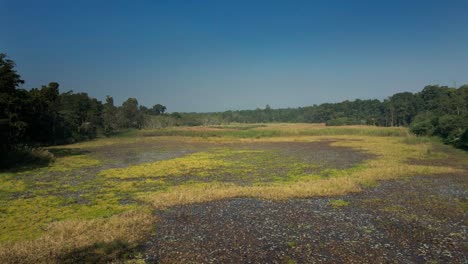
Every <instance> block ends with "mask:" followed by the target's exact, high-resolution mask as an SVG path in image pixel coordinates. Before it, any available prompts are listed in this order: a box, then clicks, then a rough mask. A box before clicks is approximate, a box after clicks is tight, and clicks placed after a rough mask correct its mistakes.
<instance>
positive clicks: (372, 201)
mask: <svg viewBox="0 0 468 264" xmlns="http://www.w3.org/2000/svg"><path fill="white" fill-rule="evenodd" d="M467 186H468V179H467V175H465V174H451V175H433V176H422V177H413V178H407V179H403V180H398V181H386V182H381V183H380V184H379V186H377V187H374V188H369V189H367V190H365V191H363V192H360V193H356V194H351V195H347V196H342V197H332V198H311V199H291V200H287V201H267V200H258V199H246V198H242V199H229V200H221V201H215V202H209V203H202V204H195V205H186V206H178V207H173V208H171V209H169V210H166V211H161V212H158V213H157V218H158V219H159V221H158V222H157V224H156V232H155V234H154V236H153V238H152V239H151V240H150V241H148V242H147V243H146V245H145V256H146V261H147V262H149V263H318V262H320V263H468V253H467V252H468V243H467V240H466V231H467V223H468V221H467V217H466V216H467V215H466V213H465V212H466V204H467V199H468V195H467V191H466V190H467ZM333 200H343V201H346V202H349V204H348V205H346V203H337V204H338V205H339V204H344V205H343V206H333V205H332V204H333V202H332V201H333Z"/></svg>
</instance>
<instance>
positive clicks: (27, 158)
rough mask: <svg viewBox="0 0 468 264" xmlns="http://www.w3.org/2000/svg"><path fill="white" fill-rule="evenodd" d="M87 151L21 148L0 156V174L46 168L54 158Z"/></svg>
mask: <svg viewBox="0 0 468 264" xmlns="http://www.w3.org/2000/svg"><path fill="white" fill-rule="evenodd" d="M86 153H89V151H86V150H81V149H71V148H53V149H42V148H28V147H21V148H17V149H14V150H11V151H9V152H7V153H1V154H0V172H22V171H28V170H33V169H38V168H43V167H47V166H48V165H49V164H51V163H53V162H54V160H55V158H58V157H66V156H73V155H82V154H86Z"/></svg>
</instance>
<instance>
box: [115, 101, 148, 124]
mask: <svg viewBox="0 0 468 264" xmlns="http://www.w3.org/2000/svg"><path fill="white" fill-rule="evenodd" d="M121 122H122V125H123V127H125V128H142V127H143V123H144V114H143V113H141V112H140V111H139V109H138V100H137V99H136V98H128V99H127V101H125V102H124V103H123V104H122V107H121Z"/></svg>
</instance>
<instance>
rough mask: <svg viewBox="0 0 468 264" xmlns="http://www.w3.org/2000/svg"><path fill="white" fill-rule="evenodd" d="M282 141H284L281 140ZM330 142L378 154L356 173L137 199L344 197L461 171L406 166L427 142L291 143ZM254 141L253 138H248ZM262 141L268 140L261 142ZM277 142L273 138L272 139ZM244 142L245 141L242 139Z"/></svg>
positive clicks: (168, 202)
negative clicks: (379, 185) (390, 183)
mask: <svg viewBox="0 0 468 264" xmlns="http://www.w3.org/2000/svg"><path fill="white" fill-rule="evenodd" d="M283 139H285V138H283ZM323 139H333V140H336V141H337V142H336V143H334V145H337V146H347V147H352V148H356V149H359V150H362V151H367V152H369V153H373V154H375V155H377V158H375V159H372V160H369V161H367V162H365V164H364V165H363V166H362V169H359V170H341V171H336V173H335V174H334V175H332V176H331V177H330V178H327V179H319V180H317V179H316V178H314V177H311V178H312V180H308V179H307V178H304V180H301V181H299V182H293V183H288V184H272V185H264V186H237V185H233V184H226V183H207V184H198V185H193V184H192V185H188V186H176V187H173V188H171V189H170V190H168V191H167V192H162V193H150V194H148V193H144V194H141V195H140V196H139V199H141V200H142V201H144V202H148V203H150V204H151V205H152V206H154V207H155V208H166V207H170V206H174V205H178V204H189V203H197V202H207V201H213V200H217V199H224V198H233V197H256V198H264V199H272V200H278V199H288V198H305V197H312V196H334V195H344V194H347V193H351V192H357V191H360V190H361V187H362V186H368V185H373V184H375V183H376V182H377V181H379V180H389V179H396V178H400V177H408V176H413V175H426V174H437V173H454V172H460V169H456V168H452V167H448V166H447V167H440V166H424V165H414V164H411V163H409V162H408V161H410V160H411V159H425V158H428V149H430V148H431V146H430V144H429V143H426V144H417V145H408V144H404V143H403V142H402V138H399V137H370V136H336V137H333V138H330V137H323V136H320V137H296V138H288V140H290V141H316V140H323ZM249 140H250V141H255V139H249ZM260 140H261V141H265V140H268V139H260ZM275 140H276V139H275ZM244 141H245V140H244Z"/></svg>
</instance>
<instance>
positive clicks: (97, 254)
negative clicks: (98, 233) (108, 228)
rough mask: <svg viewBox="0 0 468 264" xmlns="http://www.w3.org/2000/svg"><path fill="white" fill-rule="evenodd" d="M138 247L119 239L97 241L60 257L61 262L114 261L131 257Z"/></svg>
mask: <svg viewBox="0 0 468 264" xmlns="http://www.w3.org/2000/svg"><path fill="white" fill-rule="evenodd" d="M137 249H138V248H137V247H134V246H131V245H129V244H128V243H126V242H123V241H120V240H117V241H112V242H107V243H96V244H94V245H92V246H89V247H84V248H79V249H76V250H74V251H72V252H70V253H68V254H65V255H63V256H62V257H61V258H60V259H59V263H114V262H120V261H123V260H128V259H130V258H131V257H132V256H133V255H134V254H135V253H136V252H137Z"/></svg>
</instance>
